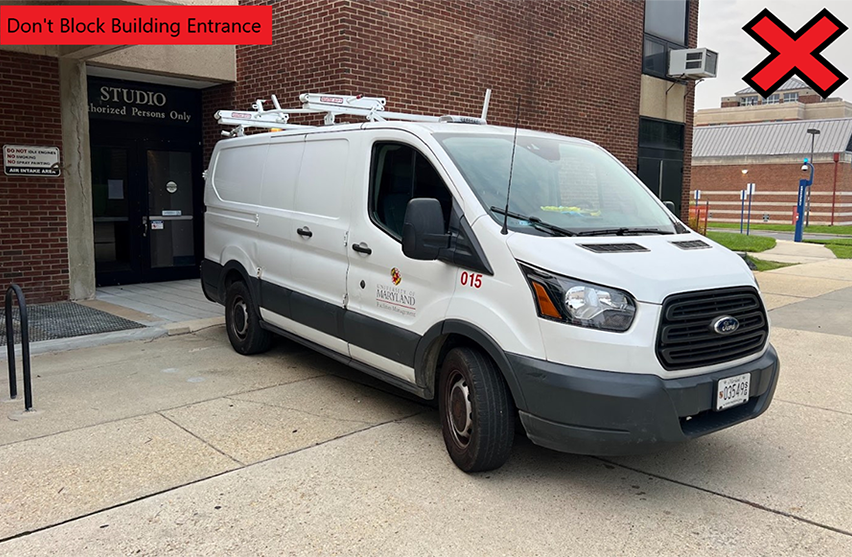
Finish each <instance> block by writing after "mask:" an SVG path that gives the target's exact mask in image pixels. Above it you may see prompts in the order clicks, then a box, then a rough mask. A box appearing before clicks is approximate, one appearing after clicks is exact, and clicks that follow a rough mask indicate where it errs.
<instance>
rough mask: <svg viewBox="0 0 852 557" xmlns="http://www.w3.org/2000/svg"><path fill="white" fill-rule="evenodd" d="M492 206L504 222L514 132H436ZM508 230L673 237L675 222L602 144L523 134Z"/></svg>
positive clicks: (486, 203)
mask: <svg viewBox="0 0 852 557" xmlns="http://www.w3.org/2000/svg"><path fill="white" fill-rule="evenodd" d="M435 138H436V139H437V140H438V141H439V142H440V143H441V145H442V146H443V147H444V149H445V150H446V152H447V153H448V154H449V156H450V158H451V159H452V160H453V162H454V163H455V165H456V167H457V168H458V169H459V171H460V172H461V174H462V175H463V176H464V178H465V180H466V181H467V183H468V184H469V185H470V187H471V188H472V189H473V192H474V193H475V194H476V196H477V197H478V198H479V201H480V202H481V203H482V204H483V206H484V207H485V209H486V210H488V211H490V213H491V215H492V216H493V217H494V218H495V219H496V220H497V221H498V222H500V223H502V222H503V213H504V212H505V211H504V209H505V207H506V188H507V186H508V184H509V166H510V161H511V158H512V136H511V135H496V134H491V135H489V134H482V135H478V134H477V135H473V134H457V135H453V134H435ZM517 141H518V143H517V148H516V149H515V163H514V170H513V171H512V192H511V196H510V198H509V219H508V224H509V228H510V229H512V230H515V231H517V232H526V233H529V234H547V235H575V234H578V235H584V236H585V235H589V236H592V235H601V236H605V235H624V234H674V233H676V232H678V231H679V230H678V229H676V228H675V226H676V225H675V223H674V221H673V220H672V219H671V217H669V215H668V213H667V212H666V211H665V210H663V209H662V208H661V207H660V206H659V205H658V204H657V202H656V201H655V200H654V196H653V194H652V193H651V192H650V191H649V190H648V188H646V187H645V186H644V185H643V184H642V182H640V181H639V179H638V178H636V177H635V176H634V175H633V174H631V173H630V172H629V171H627V170H625V169H624V167H622V166H621V165H620V164H619V163H618V161H617V160H616V159H615V158H614V157H613V156H612V155H610V154H609V153H607V152H606V151H604V150H603V149H601V148H599V147H596V146H594V145H588V144H583V143H578V142H574V141H570V140H560V139H558V138H553V137H541V136H525V135H523V134H519V135H518V140H517Z"/></svg>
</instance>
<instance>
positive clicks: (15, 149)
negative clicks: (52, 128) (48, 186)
mask: <svg viewBox="0 0 852 557" xmlns="http://www.w3.org/2000/svg"><path fill="white" fill-rule="evenodd" d="M3 172H4V173H5V174H6V176H59V174H60V170H59V148H58V147H39V146H32V145H4V146H3Z"/></svg>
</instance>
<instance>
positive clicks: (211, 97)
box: [201, 83, 235, 168]
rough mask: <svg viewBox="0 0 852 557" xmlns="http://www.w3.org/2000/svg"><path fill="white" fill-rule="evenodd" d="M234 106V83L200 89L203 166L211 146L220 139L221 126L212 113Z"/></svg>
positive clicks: (208, 157)
mask: <svg viewBox="0 0 852 557" xmlns="http://www.w3.org/2000/svg"><path fill="white" fill-rule="evenodd" d="M229 108H235V106H234V84H233V83H228V84H225V85H219V86H217V87H210V88H208V89H203V90H202V91H201V138H202V146H203V147H204V153H203V155H204V168H207V163H209V162H210V155H211V154H212V153H213V146H214V145H216V142H217V141H219V140H220V139H222V130H224V129H225V128H223V127H222V126H220V125H219V124H218V123H217V122H216V120H215V119H214V118H213V115H214V114H215V113H216V111H217V110H224V109H229Z"/></svg>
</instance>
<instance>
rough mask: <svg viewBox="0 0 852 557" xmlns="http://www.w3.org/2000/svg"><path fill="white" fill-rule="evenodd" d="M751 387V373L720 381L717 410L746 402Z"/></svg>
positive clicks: (717, 391)
mask: <svg viewBox="0 0 852 557" xmlns="http://www.w3.org/2000/svg"><path fill="white" fill-rule="evenodd" d="M750 386H751V374H750V373H744V374H742V375H737V376H735V377H726V378H725V379H719V382H718V383H717V384H716V410H724V409H725V408H730V407H731V406H736V405H738V404H742V403H744V402H746V401H747V400H748V391H749V387H750Z"/></svg>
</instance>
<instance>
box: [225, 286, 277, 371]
mask: <svg viewBox="0 0 852 557" xmlns="http://www.w3.org/2000/svg"><path fill="white" fill-rule="evenodd" d="M225 328H226V329H227V330H228V339H229V340H230V341H231V346H233V347H234V350H236V351H237V352H238V353H240V354H243V355H246V356H248V355H250V354H259V353H261V352H266V351H267V350H269V347H270V346H272V339H273V336H272V333H270V332H269V331H267V330H266V329H263V328H262V327H261V326H260V313H259V311H258V309H257V307H256V306H255V305H254V302H252V299H251V294H250V293H249V290H248V287H247V286H246V284H245V283H244V282H241V281H238V282H234V283H232V284H231V285H230V286H228V289H227V290H226V291H225Z"/></svg>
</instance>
